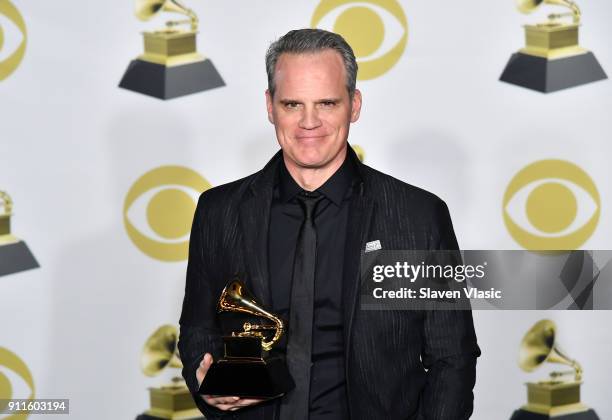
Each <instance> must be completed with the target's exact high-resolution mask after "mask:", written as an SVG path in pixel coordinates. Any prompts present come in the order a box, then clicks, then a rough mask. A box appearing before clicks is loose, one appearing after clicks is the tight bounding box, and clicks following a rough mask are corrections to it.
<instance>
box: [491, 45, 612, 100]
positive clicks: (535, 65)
mask: <svg viewBox="0 0 612 420" xmlns="http://www.w3.org/2000/svg"><path fill="white" fill-rule="evenodd" d="M607 78H608V76H607V75H606V73H605V72H604V70H603V68H602V67H601V65H600V64H599V62H598V61H597V58H595V55H594V54H593V53H592V52H586V53H584V54H579V55H574V56H570V57H563V58H557V59H554V60H549V59H546V58H544V57H537V56H534V55H529V54H524V53H521V52H518V53H515V54H512V56H511V57H510V60H509V61H508V64H507V65H506V68H505V69H504V72H503V73H502V75H501V77H500V79H499V80H501V81H502V82H507V83H511V84H513V85H518V86H522V87H524V88H527V89H532V90H537V91H539V92H543V93H549V92H555V91H558V90H561V89H567V88H571V87H574V86H580V85H584V84H587V83H591V82H595V81H598V80H603V79H607Z"/></svg>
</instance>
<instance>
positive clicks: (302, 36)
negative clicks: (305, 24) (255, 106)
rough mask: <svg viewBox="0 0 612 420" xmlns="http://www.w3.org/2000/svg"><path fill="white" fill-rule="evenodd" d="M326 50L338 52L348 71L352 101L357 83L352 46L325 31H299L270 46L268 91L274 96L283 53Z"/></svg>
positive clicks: (288, 34)
mask: <svg viewBox="0 0 612 420" xmlns="http://www.w3.org/2000/svg"><path fill="white" fill-rule="evenodd" d="M326 49H332V50H335V51H338V52H339V53H340V56H341V57H342V61H343V62H344V69H345V70H346V89H347V90H348V93H349V97H350V98H351V99H352V98H353V94H354V93H355V84H356V81H357V61H356V60H355V54H354V53H353V49H352V48H351V46H350V45H349V44H348V43H347V42H346V41H345V40H344V38H342V37H341V36H340V35H338V34H336V33H333V32H329V31H325V30H323V29H297V30H293V31H289V32H287V33H286V34H285V35H283V36H282V37H280V38H279V39H277V40H276V41H274V42H273V43H272V44H270V47H269V48H268V52H267V53H266V72H267V73H268V91H269V92H270V96H274V91H275V88H276V85H275V84H274V70H275V69H276V62H277V61H278V58H279V57H280V56H281V54H283V53H289V54H304V53H317V52H322V51H324V50H326Z"/></svg>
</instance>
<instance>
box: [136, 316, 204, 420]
mask: <svg viewBox="0 0 612 420" xmlns="http://www.w3.org/2000/svg"><path fill="white" fill-rule="evenodd" d="M177 345H178V329H177V328H176V327H175V326H173V325H163V326H161V327H159V328H158V329H157V330H155V332H154V333H153V334H151V336H149V338H148V339H147V341H146V343H145V345H144V347H143V349H142V353H141V356H140V368H141V370H142V373H144V374H145V375H147V376H156V375H159V374H160V373H161V372H162V371H164V370H165V369H166V368H177V369H180V368H182V367H183V364H182V363H181V359H180V357H179V353H178V348H177ZM149 398H150V402H151V408H149V409H148V410H147V411H145V413H144V414H142V415H140V416H138V417H137V420H148V419H151V420H153V419H173V420H174V419H182V420H186V419H203V417H202V414H201V413H200V410H199V409H198V408H197V407H196V405H195V403H194V401H193V398H192V396H191V393H190V392H189V389H188V388H187V386H186V385H185V382H184V381H183V379H182V378H180V377H174V378H173V379H172V383H170V384H167V385H162V386H161V387H151V388H149Z"/></svg>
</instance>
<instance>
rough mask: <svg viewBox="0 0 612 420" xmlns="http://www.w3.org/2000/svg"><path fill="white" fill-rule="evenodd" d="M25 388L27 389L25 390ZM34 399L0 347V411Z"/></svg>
mask: <svg viewBox="0 0 612 420" xmlns="http://www.w3.org/2000/svg"><path fill="white" fill-rule="evenodd" d="M0 1H1V0H0ZM26 389H27V390H26ZM28 392H29V393H30V395H29V397H27V399H28V400H33V399H34V379H33V378H32V373H31V372H30V369H28V367H27V366H26V364H25V363H24V361H23V360H21V359H20V358H19V357H18V356H17V355H16V354H15V353H12V352H11V351H9V350H7V349H5V348H3V347H0V413H2V412H3V411H4V410H5V409H6V408H7V406H8V401H6V400H10V399H25V398H24V396H25V395H27V393H28ZM28 415H29V413H28V412H23V413H19V414H12V415H9V416H7V417H1V416H0V418H1V419H2V420H24V419H25V418H27V417H28Z"/></svg>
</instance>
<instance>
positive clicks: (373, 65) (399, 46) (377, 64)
mask: <svg viewBox="0 0 612 420" xmlns="http://www.w3.org/2000/svg"><path fill="white" fill-rule="evenodd" d="M311 26H312V27H316V28H321V29H326V30H329V31H333V32H336V33H339V34H340V35H342V36H343V37H344V39H346V41H347V42H348V43H349V44H350V45H351V47H352V48H353V51H354V52H355V57H356V58H357V63H358V64H359V73H358V75H357V78H358V79H359V80H368V79H373V78H376V77H378V76H381V75H382V74H384V73H386V72H387V71H388V70H389V69H391V67H393V66H394V65H395V64H396V63H397V61H398V60H399V59H400V57H401V56H402V54H403V52H404V49H405V48H406V43H407V40H408V23H407V20H406V15H405V14H404V11H403V9H402V7H401V6H400V4H399V3H398V2H397V1H396V0H387V1H382V0H370V1H348V0H340V1H326V0H323V1H321V3H319V6H318V7H317V9H316V10H315V12H314V14H313V17H312V21H311Z"/></svg>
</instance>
